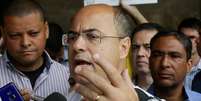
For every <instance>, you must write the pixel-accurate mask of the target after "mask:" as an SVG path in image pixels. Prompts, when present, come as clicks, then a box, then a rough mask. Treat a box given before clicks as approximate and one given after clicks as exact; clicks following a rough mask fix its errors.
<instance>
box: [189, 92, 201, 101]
mask: <svg viewBox="0 0 201 101" xmlns="http://www.w3.org/2000/svg"><path fill="white" fill-rule="evenodd" d="M186 93H187V95H188V99H189V101H200V100H201V94H200V93H197V92H195V91H192V90H186Z"/></svg>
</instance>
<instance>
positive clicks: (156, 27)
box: [132, 23, 164, 38]
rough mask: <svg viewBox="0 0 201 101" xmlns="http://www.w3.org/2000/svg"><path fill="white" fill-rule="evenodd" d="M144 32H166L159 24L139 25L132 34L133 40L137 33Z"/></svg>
mask: <svg viewBox="0 0 201 101" xmlns="http://www.w3.org/2000/svg"><path fill="white" fill-rule="evenodd" d="M142 30H156V31H157V32H160V31H164V28H163V27H162V26H160V25H159V24H157V23H143V24H140V25H138V26H137V27H136V28H135V29H134V31H133V34H132V38H133V37H134V35H135V33H137V32H140V31H142Z"/></svg>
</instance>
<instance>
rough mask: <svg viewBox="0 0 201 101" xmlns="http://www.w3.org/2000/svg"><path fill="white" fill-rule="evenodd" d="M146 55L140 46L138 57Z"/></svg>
mask: <svg viewBox="0 0 201 101" xmlns="http://www.w3.org/2000/svg"><path fill="white" fill-rule="evenodd" d="M146 54H147V53H146V50H145V49H144V48H143V47H142V46H140V48H139V50H138V56H140V57H143V56H145V55H146Z"/></svg>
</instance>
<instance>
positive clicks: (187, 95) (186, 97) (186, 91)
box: [147, 84, 191, 101]
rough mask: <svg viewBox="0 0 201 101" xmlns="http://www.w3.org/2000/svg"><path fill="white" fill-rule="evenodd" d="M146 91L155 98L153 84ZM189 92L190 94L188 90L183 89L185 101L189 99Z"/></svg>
mask: <svg viewBox="0 0 201 101" xmlns="http://www.w3.org/2000/svg"><path fill="white" fill-rule="evenodd" d="M147 91H148V92H149V93H151V94H152V95H154V96H156V92H155V90H154V86H153V84H152V85H151V86H150V87H149V89H148V90H147ZM189 92H190V90H188V89H186V88H184V87H183V96H184V99H185V101H186V100H188V99H189V96H190V95H189V94H190V93H189ZM189 101H191V100H189Z"/></svg>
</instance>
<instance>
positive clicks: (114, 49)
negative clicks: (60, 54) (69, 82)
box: [69, 12, 126, 81]
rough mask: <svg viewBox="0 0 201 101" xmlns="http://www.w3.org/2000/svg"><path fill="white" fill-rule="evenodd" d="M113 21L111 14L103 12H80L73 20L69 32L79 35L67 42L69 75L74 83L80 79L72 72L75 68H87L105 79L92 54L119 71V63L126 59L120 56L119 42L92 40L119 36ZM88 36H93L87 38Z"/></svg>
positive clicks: (108, 39) (103, 39) (113, 39)
mask: <svg viewBox="0 0 201 101" xmlns="http://www.w3.org/2000/svg"><path fill="white" fill-rule="evenodd" d="M113 20H114V19H113V14H112V13H103V12H102V13H100V12H99V13H93V14H88V13H87V14H86V13H85V12H81V13H78V14H77V16H76V17H75V18H74V20H73V22H72V26H71V28H70V31H71V32H73V33H79V34H80V35H79V37H78V38H77V39H75V40H74V41H72V42H69V63H70V70H71V74H72V76H73V77H74V78H75V80H76V81H78V80H79V79H80V78H81V77H80V76H79V75H76V74H75V72H74V70H75V68H76V67H77V66H82V67H89V68H91V70H93V71H94V72H96V73H97V74H99V75H101V76H103V77H104V78H107V77H106V75H105V73H104V72H103V70H102V69H101V68H100V67H99V66H97V65H96V64H95V63H94V61H93V59H92V55H93V54H92V53H98V54H99V55H100V56H102V57H104V58H105V59H106V60H107V61H109V62H110V63H112V64H113V65H114V66H115V67H117V69H118V70H119V71H121V69H120V68H118V66H119V63H120V61H121V59H122V58H125V57H126V55H125V56H123V55H122V54H123V53H122V50H121V49H122V43H121V40H120V39H119V38H111V37H104V38H102V39H101V40H99V39H97V40H94V38H96V37H97V36H119V35H118V34H117V32H116V29H115V26H114V22H113ZM90 34H95V35H94V36H89V35H90ZM87 38H88V39H87ZM122 40H123V39H122ZM94 64H95V65H94Z"/></svg>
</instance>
